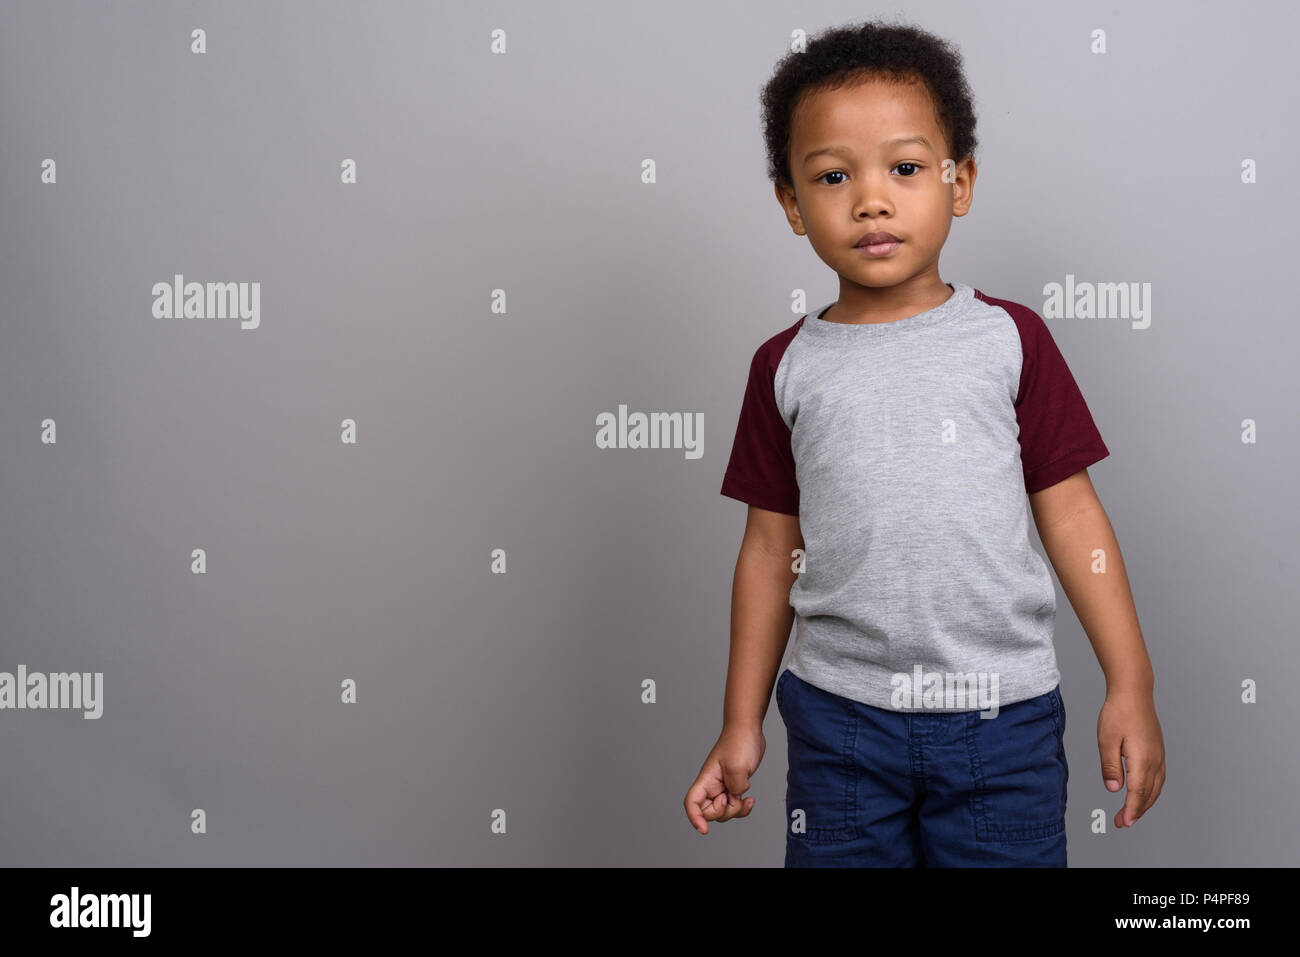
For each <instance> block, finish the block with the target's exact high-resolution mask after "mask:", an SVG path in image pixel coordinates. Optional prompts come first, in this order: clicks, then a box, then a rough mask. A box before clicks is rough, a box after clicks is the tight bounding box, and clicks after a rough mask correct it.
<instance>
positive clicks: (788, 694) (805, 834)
mask: <svg viewBox="0 0 1300 957" xmlns="http://www.w3.org/2000/svg"><path fill="white" fill-rule="evenodd" d="M785 674H786V676H787V677H786V678H785V684H784V685H783V686H781V688H780V699H779V700H780V707H781V708H782V709H783V710H782V717H783V718H784V719H785V727H786V742H787V745H788V748H789V771H788V772H787V774H786V794H785V803H786V827H787V829H788V833H789V836H790V837H791V838H792V839H793V840H799V841H806V842H807V843H809V844H826V843H830V842H833V841H847V840H851V839H852V838H853V837H855V836H856V832H855V820H854V818H855V814H856V804H857V779H856V775H855V773H854V761H853V749H854V744H855V740H856V737H857V730H858V726H857V717H856V715H855V713H854V711H853V709H852V706H851V702H849V701H847V700H846V699H844V698H841V697H839V696H838V695H834V694H831V693H830V692H827V691H823V690H821V689H820V688H817V687H815V686H813V685H810V684H808V683H806V682H804V681H801V680H800V679H799V676H798V675H795V674H793V673H792V672H790V671H786V673H785Z"/></svg>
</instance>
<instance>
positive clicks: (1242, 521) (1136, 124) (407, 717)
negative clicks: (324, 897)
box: [0, 0, 1300, 867]
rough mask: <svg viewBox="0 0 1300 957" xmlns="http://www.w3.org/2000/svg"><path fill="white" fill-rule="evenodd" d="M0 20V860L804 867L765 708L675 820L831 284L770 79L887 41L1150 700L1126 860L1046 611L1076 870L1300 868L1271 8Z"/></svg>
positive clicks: (1282, 180)
mask: <svg viewBox="0 0 1300 957" xmlns="http://www.w3.org/2000/svg"><path fill="white" fill-rule="evenodd" d="M0 11H2V13H0V131H3V132H2V133H0V286H2V288H3V297H0V313H2V320H3V321H2V325H0V400H2V401H0V452H2V457H0V544H2V547H0V673H3V674H5V675H8V676H10V677H9V678H8V682H9V687H10V689H11V691H12V690H13V689H19V691H20V692H21V693H20V694H19V695H18V696H17V698H15V697H10V698H9V699H7V701H8V702H9V704H10V705H12V706H10V707H5V708H3V709H0V770H2V771H3V778H4V785H3V787H0V863H3V864H6V865H27V866H31V865H36V866H45V865H51V866H96V867H97V866H116V865H126V866H133V865H162V866H182V867H188V866H225V865H322V866H352V865H468V866H519V865H525V866H532V865H563V866H586V865H614V866H633V865H650V866H665V865H690V866H732V865H761V866H780V864H781V861H782V857H783V852H784V830H783V828H784V811H785V808H784V803H783V797H784V792H785V773H786V752H785V736H784V728H783V726H782V723H781V720H780V718H779V716H778V715H777V711H776V708H775V707H771V708H770V709H769V711H768V715H767V721H766V728H765V731H766V737H767V753H766V757H765V758H764V761H763V763H762V765H761V767H760V768H759V770H758V772H757V774H756V775H755V776H754V779H753V787H752V789H751V791H750V793H751V794H752V795H753V796H754V797H756V798H757V805H756V807H755V809H754V812H753V813H752V814H751V815H750V816H749V817H748V818H746V819H743V820H738V821H731V822H727V823H725V824H721V825H714V826H713V827H711V828H710V833H709V835H708V836H707V837H702V836H701V835H700V834H698V833H697V832H696V831H695V830H694V829H693V828H692V827H691V825H690V823H689V822H688V821H687V819H686V815H685V813H684V811H683V807H682V799H683V796H684V795H685V793H686V789H687V788H688V787H689V785H690V784H691V782H692V781H693V780H694V778H695V775H696V773H697V772H698V770H699V767H700V763H701V762H702V761H703V760H704V757H705V756H706V754H707V753H708V750H709V748H710V747H711V746H712V745H713V743H714V741H715V739H716V737H717V734H718V731H719V729H720V725H721V719H722V694H723V687H724V680H725V675H726V665H727V654H728V643H729V618H730V592H731V582H732V573H733V570H734V566H735V560H736V553H737V549H738V547H739V545H740V540H741V533H742V531H743V527H744V522H745V506H744V505H743V504H741V503H739V502H737V501H735V500H734V499H730V498H727V497H724V496H722V495H721V494H720V492H719V489H720V485H721V481H722V475H723V470H724V468H725V466H726V462H727V457H728V453H729V451H730V445H731V440H732V437H733V434H734V431H735V428H736V422H737V416H738V413H739V410H740V403H741V398H742V395H743V392H744V387H745V381H746V377H747V373H748V367H749V362H750V359H751V357H752V356H753V354H754V350H755V349H756V348H757V347H758V345H759V344H760V343H762V342H763V341H764V340H765V339H767V338H769V337H770V336H772V335H774V334H775V333H777V332H779V331H780V330H782V329H785V328H788V327H789V326H790V325H791V324H793V323H794V322H795V321H796V320H797V319H798V318H799V316H800V315H802V314H803V313H804V312H806V311H808V310H809V309H811V308H813V307H814V306H817V305H822V304H825V303H828V302H831V301H832V300H833V299H834V298H835V296H836V294H837V285H836V281H835V277H834V275H833V273H831V271H830V270H829V269H827V268H826V266H825V264H824V263H822V262H821V261H820V260H819V259H818V258H817V256H816V255H815V253H814V252H813V250H812V249H811V248H810V247H809V245H808V242H807V240H806V238H803V237H798V236H795V235H793V234H792V233H791V231H790V229H789V226H788V225H787V223H786V222H785V218H784V215H783V214H782V212H781V210H780V208H779V206H778V204H777V202H776V199H775V197H774V195H773V191H772V186H771V184H770V183H769V182H768V180H767V178H766V172H765V168H764V160H765V156H764V150H763V141H762V133H761V128H760V112H759V101H758V95H759V90H760V88H761V87H762V85H763V83H764V82H765V81H766V79H767V78H768V76H769V75H770V74H771V71H772V69H773V67H774V65H775V63H776V62H777V60H778V59H779V58H780V57H781V56H783V55H784V54H785V53H786V52H787V51H788V50H790V49H792V47H793V45H796V44H799V43H801V42H804V40H805V39H806V38H807V37H809V36H813V35H815V34H816V33H817V32H819V31H821V30H823V29H825V28H827V27H831V26H836V25H840V24H845V23H849V22H855V21H861V20H864V19H868V18H872V17H876V16H905V18H906V20H907V21H909V22H911V23H914V24H916V25H917V26H920V27H923V28H925V29H927V30H930V31H933V32H935V33H937V34H939V35H940V36H942V37H944V38H946V39H948V40H950V41H952V42H953V43H955V44H956V45H957V46H958V47H959V49H960V50H961V52H962V55H963V57H964V62H965V67H966V71H967V76H968V78H969V81H970V84H971V87H972V89H973V90H974V92H975V96H976V111H977V116H978V127H977V132H978V136H979V140H980V148H979V151H978V154H977V160H978V162H979V174H978V179H977V182H976V186H975V199H974V204H973V206H972V209H971V212H970V214H969V215H967V216H965V217H963V218H960V219H958V220H955V221H954V223H953V229H952V233H951V235H950V237H949V240H948V243H947V247H946V248H945V250H944V254H943V258H942V260H941V262H940V273H941V275H942V278H943V279H944V281H947V282H954V281H959V282H964V283H967V284H969V285H971V286H974V287H976V288H978V289H980V290H981V291H983V292H985V293H986V294H988V295H991V296H995V297H1000V298H1003V299H1009V300H1012V301H1015V302H1021V303H1025V304H1027V305H1029V306H1031V307H1032V308H1035V309H1036V310H1038V311H1039V312H1040V314H1042V315H1043V317H1044V320H1045V322H1046V323H1047V326H1048V328H1049V329H1050V331H1051V333H1052V336H1053V337H1054V339H1055V341H1056V343H1057V344H1058V345H1059V347H1060V349H1061V351H1062V353H1063V355H1064V356H1065V357H1066V359H1067V361H1068V363H1069V366H1070V369H1071V370H1072V372H1073V374H1074V376H1075V378H1076V379H1077V381H1078V383H1079V386H1080V388H1081V389H1082V391H1083V393H1084V395H1086V396H1087V401H1088V406H1089V408H1090V410H1091V412H1092V414H1093V416H1094V418H1095V420H1096V422H1097V425H1098V427H1099V428H1100V431H1101V433H1102V434H1103V435H1104V436H1105V439H1106V443H1107V445H1108V447H1109V449H1110V452H1111V455H1110V456H1109V457H1108V458H1107V459H1105V460H1104V461H1102V462H1100V463H1098V464H1097V465H1096V466H1095V467H1094V468H1092V469H1091V470H1090V474H1091V477H1092V480H1093V483H1094V485H1095V487H1096V488H1097V490H1098V493H1099V495H1100V497H1101V499H1102V501H1103V502H1104V503H1105V504H1106V507H1107V510H1108V512H1109V514H1110V517H1111V520H1112V522H1113V523H1114V526H1115V528H1116V529H1117V532H1118V535H1119V541H1120V545H1121V546H1122V548H1123V554H1124V561H1125V564H1126V566H1127V569H1128V572H1129V575H1130V578H1131V581H1132V584H1133V590H1134V596H1135V600H1136V603H1137V607H1138V612H1139V615H1140V617H1141V622H1142V628H1143V634H1144V636H1145V639H1146V642H1147V645H1148V648H1149V649H1150V653H1151V658H1152V662H1153V665H1154V668H1155V675H1156V701H1157V706H1158V709H1159V715H1160V719H1161V723H1162V726H1163V729H1164V736H1165V743H1166V748H1167V767H1168V780H1167V782H1166V784H1165V787H1164V791H1163V794H1162V795H1161V799H1160V801H1159V802H1158V803H1157V805H1156V806H1155V807H1154V808H1153V810H1152V811H1151V812H1149V813H1148V814H1147V815H1146V816H1145V817H1144V818H1143V819H1142V820H1141V821H1140V822H1139V823H1138V824H1137V826H1136V827H1134V828H1133V829H1132V830H1128V829H1124V830H1116V829H1115V827H1114V825H1113V821H1112V819H1113V817H1114V814H1115V812H1116V811H1117V810H1118V809H1119V808H1120V807H1121V806H1122V804H1123V796H1122V795H1118V796H1117V795H1114V794H1111V793H1110V792H1108V791H1106V789H1105V787H1104V786H1103V784H1102V781H1101V773H1100V765H1099V759H1098V755H1097V743H1096V714H1097V710H1098V709H1099V708H1100V706H1101V704H1102V700H1103V698H1104V694H1105V686H1104V681H1103V676H1102V673H1101V671H1100V669H1099V668H1098V666H1097V662H1096V659H1095V657H1094V655H1093V652H1092V649H1091V648H1090V647H1089V644H1088V641H1087V639H1086V636H1085V635H1084V633H1083V631H1082V629H1081V628H1080V626H1079V623H1078V620H1077V618H1076V617H1075V615H1074V613H1073V611H1072V610H1071V608H1070V605H1069V603H1068V601H1067V600H1066V599H1065V596H1064V595H1063V594H1061V593H1060V592H1059V584H1058V614H1057V623H1056V650H1057V655H1058V659H1059V662H1060V667H1061V672H1062V675H1063V683H1062V693H1063V696H1064V700H1065V702H1066V703H1067V707H1068V709H1069V714H1070V720H1069V724H1068V729H1067V741H1066V745H1067V753H1068V756H1069V760H1070V767H1071V777H1070V794H1069V812H1068V817H1067V824H1068V828H1069V840H1070V862H1071V865H1072V866H1108V865H1115V866H1126V865H1138V864H1143V865H1151V864H1155V865H1193V866H1200V865H1294V864H1296V862H1297V850H1298V849H1300V837H1297V833H1296V830H1295V828H1294V827H1292V822H1293V804H1294V800H1293V795H1294V794H1295V792H1296V790H1297V786H1298V785H1300V781H1298V780H1297V778H1298V777H1300V775H1298V773H1297V771H1298V762H1297V759H1296V750H1295V731H1296V727H1297V712H1298V711H1300V699H1298V698H1297V696H1296V694H1295V686H1296V674H1297V665H1298V664H1300V651H1297V644H1296V640H1295V637H1296V636H1295V622H1296V621H1297V619H1300V598H1298V595H1300V589H1297V587H1296V560H1295V543H1296V541H1297V539H1298V538H1300V528H1298V527H1297V525H1298V524H1300V523H1298V521H1297V509H1296V504H1295V497H1294V487H1295V479H1296V475H1297V472H1298V471H1300V469H1298V466H1300V462H1298V461H1297V429H1298V426H1300V421H1298V420H1297V415H1296V411H1297V401H1296V400H1297V389H1296V381H1297V376H1296V373H1295V369H1294V368H1293V363H1294V362H1295V359H1296V355H1297V351H1298V348H1297V347H1298V346H1300V331H1298V330H1300V319H1298V317H1297V307H1296V302H1297V299H1296V296H1295V294H1294V283H1295V277H1296V266H1295V255H1296V249H1297V243H1296V238H1295V229H1296V223H1297V222H1298V221H1300V201H1298V200H1297V195H1298V193H1297V190H1296V185H1295V184H1296V177H1297V168H1296V157H1297V156H1298V155H1300V136H1298V135H1297V132H1296V129H1295V125H1294V124H1293V123H1292V122H1290V119H1291V117H1292V115H1293V114H1294V105H1295V103H1294V100H1295V91H1296V89H1297V87H1298V83H1297V80H1298V76H1297V74H1298V72H1300V71H1298V70H1297V67H1296V62H1297V60H1296V55H1295V37H1296V36H1297V35H1298V33H1300V30H1298V29H1297V28H1298V27H1300V22H1298V20H1300V18H1298V17H1297V14H1296V12H1295V8H1294V7H1293V6H1291V5H1287V4H1284V3H1280V2H1278V3H1246V4H1244V5H1241V4H1239V5H1237V6H1234V7H1231V8H1230V7H1228V6H1226V5H1224V4H1222V3H1189V2H1172V0H1171V2H1164V3H1147V4H1122V5H1118V6H1116V5H1111V4H1102V3H1055V4H1050V5H1044V4H1041V3H1033V2H984V3H961V2H956V0H951V2H917V3H910V4H906V5H905V8H895V7H876V6H872V5H870V4H867V5H863V4H861V3H851V2H806V3H797V4H790V3H775V2H744V3H742V2H738V0H737V2H707V3H698V2H694V3H692V2H684V0H671V2H654V3H602V2H595V0H589V2H575V0H564V2H557V3H525V2H501V3H470V2H463V3H459V2H458V3H452V2H427V0H425V2H382V3H359V2H313V3H308V2H294V3H287V2H277V3H257V2H223V3H216V2H210V3H200V2H194V3H166V2H161V0H159V2H123V3H111V4H109V3H90V2H81V3H73V2H43V3H22V2H16V0H6V2H4V4H3V6H2V7H0ZM1085 288H1092V289H1098V290H1101V289H1105V290H1109V291H1110V294H1109V295H1107V296H1103V297H1100V298H1099V299H1097V300H1096V302H1097V303H1098V304H1099V305H1098V307H1097V308H1092V309H1073V308H1066V309H1063V310H1060V311H1059V312H1058V311H1056V310H1054V308H1053V307H1052V306H1051V301H1052V295H1053V293H1052V291H1053V290H1058V291H1061V290H1082V289H1085ZM1066 298H1067V301H1068V302H1071V303H1073V302H1076V301H1084V299H1085V298H1086V297H1079V296H1074V295H1071V294H1067V296H1066ZM642 425H649V426H650V428H649V429H642V428H641V426H642ZM1034 545H1035V547H1036V548H1039V549H1040V551H1041V543H1040V542H1039V541H1038V540H1037V538H1036V537H1035V539H1034ZM37 687H43V688H44V689H45V691H44V693H42V694H39V695H33V694H31V691H30V689H32V688H37ZM18 699H21V704H22V706H21V707H20V706H19V701H18ZM1099 812H1100V818H1101V821H1102V824H1103V825H1104V827H1102V828H1100V829H1099V828H1098V826H1097V819H1098V816H1099Z"/></svg>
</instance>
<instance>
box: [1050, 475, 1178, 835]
mask: <svg viewBox="0 0 1300 957" xmlns="http://www.w3.org/2000/svg"><path fill="white" fill-rule="evenodd" d="M1029 502H1030V508H1031V509H1032V510H1033V513H1034V522H1035V524H1037V526H1038V535H1039V537H1040V538H1041V539H1042V541H1043V547H1044V548H1045V549H1046V550H1047V555H1048V558H1050V559H1051V562H1052V567H1053V568H1055V569H1056V575H1057V577H1058V578H1059V579H1060V580H1061V587H1062V588H1063V589H1064V590H1065V594H1066V596H1067V597H1068V598H1069V599H1070V604H1071V605H1072V606H1073V607H1074V611H1075V614H1076V615H1078V617H1079V623H1080V624H1082V625H1083V630H1084V631H1085V632H1086V633H1087V635H1088V640H1089V641H1090V642H1092V647H1093V650H1094V651H1095V652H1096V655H1097V661H1098V663H1099V664H1100V665H1101V669H1102V671H1103V672H1104V673H1105V675H1106V701H1105V703H1104V704H1103V705H1102V709H1101V714H1100V715H1099V716H1098V718H1097V748H1098V751H1099V752H1100V754H1101V771H1102V778H1103V779H1104V780H1105V782H1106V786H1107V787H1108V788H1110V789H1111V790H1112V791H1118V790H1119V789H1120V787H1122V786H1123V785H1124V784H1127V786H1128V795H1127V797H1126V799H1125V801H1124V806H1123V807H1122V808H1121V809H1120V811H1119V812H1118V813H1117V814H1116V815H1115V824H1116V826H1118V827H1131V826H1132V824H1133V822H1134V821H1136V820H1137V819H1138V818H1140V817H1141V816H1142V815H1143V814H1145V813H1146V811H1147V809H1148V808H1150V807H1151V805H1152V804H1154V803H1155V801H1156V798H1158V797H1159V796H1160V791H1161V788H1163V787H1164V782H1165V746H1164V738H1163V736H1162V734H1161V731H1160V720H1159V719H1158V718H1157V717H1156V709H1155V675H1154V672H1153V671H1152V668H1151V659H1150V658H1149V657H1148V655H1147V650H1146V644H1145V642H1144V641H1143V640H1142V629H1141V627H1140V626H1139V625H1138V617H1137V609H1136V608H1135V607H1134V605H1133V595H1132V592H1131V591H1130V589H1129V582H1128V575H1127V574H1126V572H1125V569H1124V559H1123V557H1122V556H1121V555H1120V551H1119V543H1118V542H1116V540H1115V532H1114V530H1113V529H1112V528H1111V525H1110V519H1109V518H1108V517H1107V516H1106V510H1105V509H1104V508H1102V506H1101V501H1100V500H1099V499H1098V498H1097V493H1096V492H1095V491H1094V490H1093V487H1092V482H1091V481H1090V480H1089V478H1088V471H1087V469H1082V470H1080V471H1078V472H1076V473H1074V475H1072V476H1070V477H1069V478H1067V479H1065V480H1063V481H1061V482H1058V483H1056V484H1055V485H1053V486H1051V487H1049V488H1045V489H1042V490H1041V491H1038V492H1034V493H1032V494H1031V495H1030V496H1029ZM1121 758H1122V759H1123V762H1121ZM1126 765H1127V766H1126Z"/></svg>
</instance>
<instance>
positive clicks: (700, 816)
mask: <svg viewBox="0 0 1300 957" xmlns="http://www.w3.org/2000/svg"><path fill="white" fill-rule="evenodd" d="M708 788H709V784H708V783H707V782H704V781H701V782H700V783H699V784H698V785H696V786H695V787H693V788H691V790H690V792H689V793H688V794H687V795H686V814H687V816H688V817H690V819H691V823H692V824H695V827H696V829H697V830H698V831H699V832H700V833H701V834H708V833H709V821H714V820H717V818H718V815H719V813H720V811H721V808H722V806H724V805H725V796H726V793H727V792H725V791H720V792H718V793H717V794H715V795H712V796H710V794H709V792H708ZM719 798H722V799H723V803H722V804H719V801H718V799H719Z"/></svg>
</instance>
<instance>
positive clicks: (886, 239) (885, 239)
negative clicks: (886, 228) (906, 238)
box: [854, 232, 903, 256]
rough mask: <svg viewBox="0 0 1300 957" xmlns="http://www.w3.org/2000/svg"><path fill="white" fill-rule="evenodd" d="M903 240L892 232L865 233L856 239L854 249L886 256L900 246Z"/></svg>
mask: <svg viewBox="0 0 1300 957" xmlns="http://www.w3.org/2000/svg"><path fill="white" fill-rule="evenodd" d="M902 243H903V241H902V240H901V239H899V238H898V237H897V236H895V235H894V234H893V233H883V232H876V233H867V234H866V235H865V236H863V237H862V238H861V239H859V240H858V243H857V245H856V246H855V247H854V248H855V249H861V250H862V251H863V252H865V253H866V254H867V255H868V256H888V255H889V254H890V253H892V252H893V251H894V250H895V249H897V248H898V247H899V246H901V245H902Z"/></svg>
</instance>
